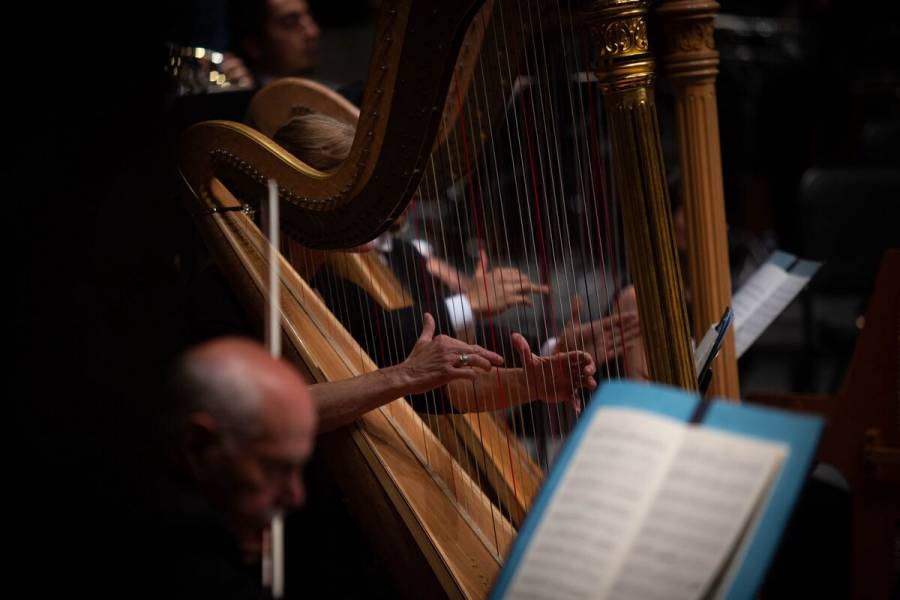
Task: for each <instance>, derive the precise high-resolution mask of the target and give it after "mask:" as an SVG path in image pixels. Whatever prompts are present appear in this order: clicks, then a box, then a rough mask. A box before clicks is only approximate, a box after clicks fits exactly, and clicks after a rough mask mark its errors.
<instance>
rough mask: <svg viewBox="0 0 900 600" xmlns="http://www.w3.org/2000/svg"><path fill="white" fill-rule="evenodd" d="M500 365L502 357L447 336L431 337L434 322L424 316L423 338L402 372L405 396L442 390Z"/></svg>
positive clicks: (406, 361) (401, 366)
mask: <svg viewBox="0 0 900 600" xmlns="http://www.w3.org/2000/svg"><path fill="white" fill-rule="evenodd" d="M502 364H503V357H502V356H500V355H499V354H496V353H494V352H491V351H490V350H485V349H484V348H482V347H481V346H476V345H473V344H467V343H465V342H461V341H459V340H457V339H454V338H452V337H448V336H446V335H439V336H437V337H435V336H434V318H433V317H432V316H431V315H430V314H428V313H425V323H424V324H423V325H422V334H421V335H420V336H419V341H417V342H416V345H415V347H414V348H413V351H412V352H410V354H409V357H407V359H406V360H405V361H403V362H402V363H401V364H400V365H399V367H400V368H401V369H403V375H404V384H406V386H407V387H408V388H409V391H408V392H407V393H410V394H417V393H420V392H427V391H428V390H433V389H435V388H439V387H442V386H444V385H446V384H447V383H449V382H450V381H453V380H454V379H475V377H476V376H477V374H476V373H475V371H474V369H481V370H482V371H490V370H491V368H492V367H496V366H500V365H502Z"/></svg>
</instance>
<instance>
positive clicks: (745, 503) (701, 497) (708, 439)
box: [609, 427, 785, 600]
mask: <svg viewBox="0 0 900 600" xmlns="http://www.w3.org/2000/svg"><path fill="white" fill-rule="evenodd" d="M784 456H785V449H784V447H783V446H782V445H780V444H774V443H769V442H760V441H755V440H751V439H747V438H741V437H737V436H733V435H728V434H723V433H720V432H716V431H712V430H707V429H701V428H696V427H691V428H690V431H689V433H688V434H687V435H685V437H684V440H683V442H682V445H681V448H680V450H679V451H678V454H677V456H676V457H675V460H674V462H673V463H672V466H671V468H670V469H669V472H668V474H667V476H666V479H665V481H664V482H663V484H662V486H661V487H660V489H659V492H658V493H657V494H656V496H655V499H654V501H653V504H652V505H651V508H650V510H649V512H648V514H647V516H646V518H645V519H644V522H643V525H642V527H641V530H640V532H639V533H638V535H637V538H636V539H635V541H634V543H633V544H632V545H631V548H630V551H629V553H628V555H627V556H626V558H625V561H624V566H623V568H622V570H621V572H620V573H619V575H618V576H617V577H616V581H615V584H614V586H613V588H612V591H611V594H610V596H609V597H610V598H623V599H624V598H629V599H633V600H644V599H647V600H650V599H656V598H659V599H663V598H665V599H669V598H671V599H691V598H700V597H703V596H704V595H705V594H706V592H707V590H708V589H709V587H710V584H711V583H712V582H713V580H714V579H715V578H716V576H717V575H718V574H719V573H720V572H721V571H722V569H723V567H724V565H725V562H726V559H727V558H728V557H729V556H730V555H731V551H732V549H733V548H734V547H735V546H736V544H737V542H738V540H739V538H740V534H741V533H742V531H743V530H744V528H745V526H746V524H747V523H748V521H749V519H750V516H751V514H752V513H753V510H754V508H755V507H756V506H757V504H758V502H759V501H760V498H761V496H762V493H763V491H764V490H766V489H767V488H768V484H769V482H770V481H771V478H772V476H773V474H774V473H775V472H776V470H777V467H778V466H779V465H780V464H781V461H782V460H783V458H784Z"/></svg>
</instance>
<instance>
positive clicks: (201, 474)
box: [169, 338, 316, 535]
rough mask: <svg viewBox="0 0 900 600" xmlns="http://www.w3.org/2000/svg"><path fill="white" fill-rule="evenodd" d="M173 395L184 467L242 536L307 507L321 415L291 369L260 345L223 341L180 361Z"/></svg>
mask: <svg viewBox="0 0 900 600" xmlns="http://www.w3.org/2000/svg"><path fill="white" fill-rule="evenodd" d="M171 390H172V394H171V396H172V401H173V404H174V406H173V407H172V408H173V410H172V419H171V422H170V424H169V425H170V427H169V428H170V433H171V434H172V442H173V443H174V447H175V448H174V449H175V451H176V455H177V456H178V458H179V463H180V464H181V465H183V467H184V468H185V470H186V472H187V473H188V475H189V476H190V477H191V478H192V479H193V480H194V481H195V483H196V484H197V486H198V488H199V489H200V491H201V492H202V493H203V494H204V495H205V496H206V497H207V499H208V500H210V502H211V503H212V504H214V505H216V506H218V507H220V508H221V509H222V510H223V511H224V512H225V513H226V515H227V516H228V517H229V519H230V520H231V521H232V524H233V525H234V526H235V528H236V529H237V530H238V531H239V533H241V535H255V534H256V531H257V530H258V529H260V528H261V527H263V526H264V525H265V523H266V522H267V521H268V519H269V518H270V517H271V514H272V513H273V512H274V511H277V510H281V509H287V508H292V507H296V506H299V505H300V504H301V503H302V502H303V496H304V491H303V485H302V481H301V470H302V467H303V465H304V463H305V462H306V460H307V459H308V458H309V455H310V454H311V452H312V447H313V441H314V439H315V430H316V414H315V409H314V406H313V403H312V400H311V398H310V396H309V391H308V390H307V387H306V385H305V384H304V382H303V380H302V379H301V378H300V375H299V374H298V373H297V372H296V371H295V370H294V369H293V368H291V367H290V366H289V365H288V364H286V363H284V362H282V361H280V360H276V359H274V358H272V357H271V356H270V355H269V354H268V353H267V352H266V351H265V349H264V348H263V347H262V346H260V345H259V344H257V343H256V342H253V341H250V340H246V339H241V338H222V339H218V340H214V341H211V342H207V343H205V344H202V345H200V346H197V347H196V348H193V349H191V350H189V351H188V352H186V353H185V354H184V355H182V357H181V358H180V359H179V360H178V363H177V365H176V369H175V373H174V376H173V378H172V385H171Z"/></svg>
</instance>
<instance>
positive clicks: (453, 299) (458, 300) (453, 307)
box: [444, 294, 475, 331]
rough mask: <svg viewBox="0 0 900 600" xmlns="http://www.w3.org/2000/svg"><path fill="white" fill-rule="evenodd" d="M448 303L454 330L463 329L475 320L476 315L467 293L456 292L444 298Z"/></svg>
mask: <svg viewBox="0 0 900 600" xmlns="http://www.w3.org/2000/svg"><path fill="white" fill-rule="evenodd" d="M444 302H445V303H446V304H447V312H448V313H449V314H450V324H451V325H452V326H453V330H454V331H463V330H465V329H466V328H467V327H468V326H469V325H471V324H472V323H474V322H475V315H474V314H473V313H472V305H471V304H469V299H468V298H466V295H465V294H456V295H455V296H450V297H448V298H444Z"/></svg>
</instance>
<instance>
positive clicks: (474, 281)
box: [461, 250, 550, 317]
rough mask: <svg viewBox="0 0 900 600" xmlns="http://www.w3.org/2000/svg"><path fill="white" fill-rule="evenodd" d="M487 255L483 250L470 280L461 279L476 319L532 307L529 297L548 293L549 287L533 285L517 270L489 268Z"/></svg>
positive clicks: (463, 290)
mask: <svg viewBox="0 0 900 600" xmlns="http://www.w3.org/2000/svg"><path fill="white" fill-rule="evenodd" d="M487 264H488V261H487V254H486V253H485V252H484V251H483V250H482V251H481V258H480V260H479V261H478V267H477V268H476V269H475V274H474V275H473V276H472V277H471V278H467V279H466V280H463V281H462V282H461V283H462V292H463V293H464V294H465V295H466V298H468V300H469V304H470V305H471V306H472V312H473V313H475V315H476V316H478V317H487V316H491V315H498V314H500V313H502V312H504V311H505V310H507V309H510V308H512V307H513V306H518V305H520V304H526V305H528V306H531V304H532V301H531V296H532V294H549V293H550V286H547V285H540V284H537V283H532V282H531V280H530V279H528V276H527V275H526V274H524V273H522V272H521V271H519V270H518V269H513V268H510V267H501V268H499V269H490V270H489V269H488V266H487Z"/></svg>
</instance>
